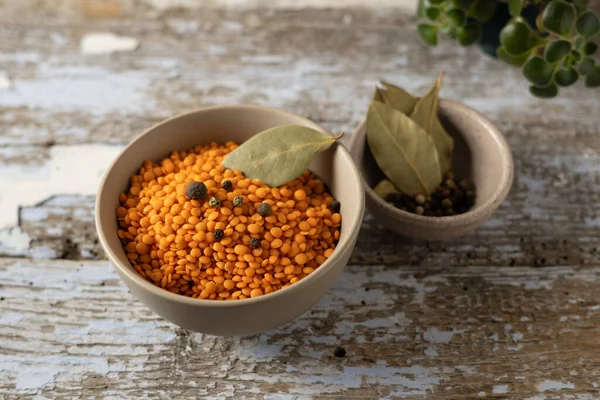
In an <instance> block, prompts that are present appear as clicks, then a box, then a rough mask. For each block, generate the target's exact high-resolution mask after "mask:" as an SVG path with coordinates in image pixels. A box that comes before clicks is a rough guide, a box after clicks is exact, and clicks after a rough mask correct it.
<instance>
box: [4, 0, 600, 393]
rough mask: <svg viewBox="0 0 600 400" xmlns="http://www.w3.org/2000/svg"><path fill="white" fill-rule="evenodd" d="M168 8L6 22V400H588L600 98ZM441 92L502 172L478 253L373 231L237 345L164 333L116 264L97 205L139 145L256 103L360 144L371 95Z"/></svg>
mask: <svg viewBox="0 0 600 400" xmlns="http://www.w3.org/2000/svg"><path fill="white" fill-rule="evenodd" d="M170 1H171V3H169V1H159V0H145V1H138V2H134V1H126V0H106V1H98V0H81V1H70V0H52V1H51V0H40V1H32V0H27V1H22V0H4V1H3V2H2V3H1V5H0V184H1V186H0V187H1V189H0V209H1V211H0V255H1V256H2V258H0V271H2V280H1V281H0V398H3V399H20V398H61V399H62V398H65V399H66V398H69V399H70V398H92V397H94V398H110V399H123V398H136V399H137V398H149V399H158V398H173V399H174V398H207V399H233V398H236V399H238V398H239V399H263V398H264V399H272V400H273V399H280V400H283V399H286V400H291V399H308V398H318V399H378V398H386V399H396V398H431V399H442V398H443V399H463V398H477V397H479V398H488V397H493V398H515V399H524V398H529V399H555V398H556V399H558V398H565V399H592V398H599V397H600V390H599V389H598V384H600V350H599V346H600V329H599V325H600V249H599V238H600V233H599V230H598V228H599V227H600V215H599V211H600V169H599V165H600V163H599V161H600V155H599V153H598V152H599V151H600V137H599V135H598V121H599V116H600V91H590V90H588V91H586V90H585V89H583V87H582V86H576V87H574V88H570V89H569V90H564V91H563V93H562V94H561V96H560V97H559V98H557V99H555V100H552V101H541V100H537V99H534V98H532V97H530V96H529V94H528V93H527V85H526V83H525V81H524V80H523V79H522V77H521V76H520V73H519V71H518V70H516V69H511V68H509V67H507V66H505V65H504V64H501V63H498V62H496V61H494V60H491V59H489V58H486V57H485V56H483V55H481V54H480V52H479V51H478V50H477V49H476V48H469V49H463V48H459V47H458V46H456V45H454V44H453V43H450V42H448V41H442V42H441V43H440V46H439V47H437V48H435V49H428V48H426V47H424V46H423V45H422V44H421V43H420V42H419V40H418V39H417V37H416V34H415V26H414V20H413V18H412V16H411V14H410V13H407V11H406V7H405V5H406V4H404V3H403V6H402V7H398V8H385V7H386V5H385V3H387V6H389V5H390V4H391V3H393V2H390V1H382V8H376V7H371V8H368V9H364V8H363V9H360V8H353V4H354V5H356V4H359V3H360V2H354V1H348V4H350V5H349V6H348V7H347V8H345V7H343V6H340V3H336V6H335V7H333V8H320V9H317V8H304V7H298V5H299V4H300V5H301V4H302V2H299V3H298V2H287V3H286V2H285V1H283V2H282V1H279V2H275V3H277V4H279V6H277V7H275V8H269V9H267V8H264V7H265V5H266V4H268V2H261V1H253V2H250V3H251V4H245V5H244V4H242V3H243V2H239V1H237V2H236V1H234V0H227V1H225V2H224V3H223V4H225V5H223V6H219V5H217V4H221V3H218V2H212V3H211V4H212V6H213V7H212V8H210V9H208V8H199V7H198V6H197V3H195V2H193V1H183V0H182V1H173V0H170ZM175 3H176V4H179V5H181V6H182V8H173V7H169V4H175ZM309 3H310V4H311V5H314V6H315V7H318V6H319V2H314V1H307V4H309ZM342 3H343V2H342ZM405 3H406V2H405ZM194 4H195V5H194ZM332 4H333V2H332ZM236 5H237V6H236ZM240 6H245V7H246V8H244V9H241V8H240ZM95 33H109V34H113V35H116V36H115V37H107V36H97V35H96V36H94V35H95ZM95 40H99V42H98V41H96V42H95ZM115 48H120V50H122V51H119V52H114V53H112V54H110V53H109V51H110V50H111V49H112V50H115ZM439 71H445V72H446V78H445V84H444V87H443V91H442V95H443V96H444V97H447V98H452V99H456V100H459V101H462V102H464V103H466V104H468V105H470V106H472V107H474V108H476V109H477V110H479V111H481V112H483V113H484V114H486V115H487V116H489V118H490V119H492V120H493V121H494V122H495V123H496V124H497V125H498V126H499V127H500V129H501V130H502V131H503V132H504V133H505V135H506V137H507V140H508V142H509V143H510V145H511V147H512V150H513V153H514V157H515V163H516V178H515V183H514V187H513V189H512V192H511V194H510V196H509V198H508V199H507V201H506V202H505V203H504V204H503V205H502V206H501V208H500V209H499V210H498V212H497V214H496V215H495V216H494V217H493V218H492V219H491V220H489V221H488V222H487V224H486V225H485V226H484V227H483V228H481V229H480V230H479V231H477V232H476V233H474V234H471V235H469V236H466V237H464V238H461V239H459V240H454V241H449V242H444V243H418V242H414V243H413V242H409V241H407V240H406V239H403V238H401V237H399V236H396V235H394V234H392V233H390V232H388V231H385V230H383V229H381V228H380V227H379V226H377V225H376V224H375V223H374V222H373V220H372V219H371V218H370V216H369V215H367V216H366V218H365V221H364V223H363V226H362V231H361V234H360V237H359V240H358V244H357V246H356V249H355V251H354V254H353V256H352V259H351V261H350V265H348V267H347V268H346V270H345V272H344V273H343V275H342V276H341V278H340V280H339V281H338V282H337V284H336V285H335V287H334V288H333V289H332V290H331V292H330V293H329V294H328V295H327V296H326V297H325V298H323V299H322V300H321V301H320V302H319V303H318V305H317V306H316V307H315V308H314V309H313V310H312V311H310V312H308V313H307V314H305V315H304V316H302V317H301V318H299V319H297V320H296V321H294V322H292V323H290V324H288V325H286V326H284V327H282V328H280V329H277V330H274V331H270V332H267V333H264V334H260V335H254V336H251V337H243V338H222V337H212V336H207V335H202V334H196V333H191V332H188V331H185V330H182V329H179V328H178V327H176V326H174V325H171V324H170V323H168V322H166V321H164V320H162V319H161V318H159V317H157V316H156V315H154V314H152V313H151V312H150V311H149V310H148V309H147V308H146V307H145V306H144V305H143V304H141V303H140V302H138V301H137V300H135V299H134V298H133V297H132V296H131V294H130V293H129V292H128V290H127V288H126V287H125V286H124V285H123V284H122V283H121V282H120V281H119V278H118V277H117V275H116V273H115V272H114V271H113V269H112V267H111V266H110V265H109V263H108V262H107V261H106V259H105V257H104V253H103V251H102V249H101V248H100V246H99V244H98V239H97V237H96V234H95V229H94V223H93V204H94V192H95V190H96V188H97V185H98V181H99V179H100V175H101V173H102V172H103V171H104V169H105V168H106V167H107V165H108V163H109V162H110V161H111V159H112V158H113V157H114V156H115V155H116V153H117V152H118V151H119V149H121V148H122V147H123V146H124V145H125V144H126V143H127V142H128V141H129V140H130V139H131V138H133V137H134V136H135V135H136V134H138V133H140V132H141V131H142V130H143V129H145V128H146V127H149V126H151V125H152V124H154V123H156V122H157V121H160V120H161V119H164V118H166V117H168V116H171V115H174V114H178V113H181V112H184V111H188V110H192V109H195V108H198V107H204V106H209V105H217V104H231V103H254V104H264V105H270V106H275V107H280V108H284V109H287V110H290V111H292V112H295V113H298V114H300V115H304V116H307V117H309V118H311V119H313V120H314V121H316V122H318V123H320V124H322V125H323V126H325V127H326V128H330V129H332V130H336V131H338V130H344V131H346V132H352V130H353V127H354V126H355V125H356V124H357V123H358V122H359V120H360V119H361V117H362V116H363V115H364V113H365V111H366V107H367V104H368V102H369V98H370V95H371V92H372V89H373V86H374V85H375V83H376V82H377V81H378V79H381V78H383V79H386V80H389V81H392V82H396V83H398V84H400V85H402V86H404V87H406V88H408V89H410V90H414V91H416V92H424V91H425V90H426V89H427V87H428V86H429V85H430V84H431V83H432V82H433V80H434V79H435V77H436V76H437V74H438V72H439ZM337 346H343V347H344V348H345V349H346V351H347V355H346V357H344V358H336V357H334V356H333V350H334V349H335V348H336V347H337Z"/></svg>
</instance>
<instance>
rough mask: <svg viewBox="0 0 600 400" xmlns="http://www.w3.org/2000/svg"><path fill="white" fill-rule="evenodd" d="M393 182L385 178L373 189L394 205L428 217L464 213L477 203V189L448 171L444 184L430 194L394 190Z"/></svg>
mask: <svg viewBox="0 0 600 400" xmlns="http://www.w3.org/2000/svg"><path fill="white" fill-rule="evenodd" d="M390 184H391V183H390V182H389V181H388V180H386V179H384V180H383V181H381V182H379V184H377V186H375V188H374V189H373V190H374V191H375V192H376V193H377V194H378V195H379V197H381V198H382V199H383V200H384V201H386V202H387V203H390V204H391V205H393V206H394V207H396V208H398V209H400V210H402V211H407V212H410V213H414V214H419V215H424V216H427V217H446V216H452V215H456V214H462V213H465V212H467V211H469V209H470V208H471V207H473V204H475V189H474V186H473V184H472V183H471V182H470V181H468V180H462V181H457V180H456V179H455V178H454V175H453V174H452V173H448V174H447V175H446V177H445V179H444V182H443V184H440V185H439V186H438V187H436V188H435V191H433V192H432V193H431V195H430V196H425V195H422V194H418V195H416V196H410V195H407V194H404V193H400V192H398V191H392V188H390V187H389V185H390Z"/></svg>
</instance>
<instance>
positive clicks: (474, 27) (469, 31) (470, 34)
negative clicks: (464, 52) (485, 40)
mask: <svg viewBox="0 0 600 400" xmlns="http://www.w3.org/2000/svg"><path fill="white" fill-rule="evenodd" d="M480 38H481V27H480V26H479V24H477V23H475V22H469V23H468V24H467V25H466V26H465V27H464V28H462V29H460V30H459V31H458V43H460V45H461V46H469V45H472V44H473V43H475V42H476V41H478V40H479V39H480Z"/></svg>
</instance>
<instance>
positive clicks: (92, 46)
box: [79, 32, 139, 54]
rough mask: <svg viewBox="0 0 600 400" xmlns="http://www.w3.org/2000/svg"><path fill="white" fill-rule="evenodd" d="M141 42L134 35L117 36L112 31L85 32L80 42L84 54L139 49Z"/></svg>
mask: <svg viewBox="0 0 600 400" xmlns="http://www.w3.org/2000/svg"><path fill="white" fill-rule="evenodd" d="M138 46H139V42H138V40H137V39H136V38H134V37H129V36H117V35H115V34H114V33H110V32H92V33H87V34H85V35H84V36H83V37H82V38H81V41H80V42H79V49H80V51H81V53H83V54H110V53H116V52H121V51H133V50H135V49H137V47H138Z"/></svg>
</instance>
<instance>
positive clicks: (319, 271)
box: [94, 104, 365, 308]
mask: <svg viewBox="0 0 600 400" xmlns="http://www.w3.org/2000/svg"><path fill="white" fill-rule="evenodd" d="M226 109H229V110H233V111H236V110H255V111H257V110H261V111H268V112H271V113H275V114H280V115H283V116H285V117H293V118H295V119H299V120H301V121H302V122H305V123H306V124H307V125H308V126H312V127H318V128H319V129H321V130H322V131H324V132H327V133H328V134H331V133H330V132H329V131H328V130H326V129H325V128H323V127H321V126H320V125H318V124H317V123H316V122H313V121H311V120H309V119H308V118H304V117H301V116H299V115H297V114H294V113H291V112H289V111H285V110H282V109H279V108H274V107H268V106H260V105H250V104H231V105H220V106H211V107H205V108H199V109H195V110H192V111H188V112H184V113H180V114H177V115H175V116H172V117H169V118H167V119H165V120H162V121H160V122H158V123H156V124H154V125H153V126H151V127H150V128H147V129H145V130H144V131H143V132H142V133H140V134H139V135H137V136H136V137H134V138H133V139H132V140H131V141H130V142H129V143H128V144H127V145H126V146H125V147H123V149H121V151H120V152H119V154H118V155H117V156H116V157H115V158H114V159H113V160H112V162H111V163H110V165H109V166H108V168H107V169H106V170H105V171H104V174H103V175H102V179H101V181H100V185H99V186H98V191H97V192H96V201H95V207H94V214H95V215H94V222H95V224H96V232H97V233H98V238H99V240H100V244H101V245H102V248H103V249H104V251H105V252H106V255H107V257H108V260H109V261H110V263H111V264H112V266H113V268H114V269H115V270H117V272H120V273H122V274H124V275H125V276H126V277H127V278H129V279H130V280H131V281H132V282H133V284H136V285H138V286H139V288H140V289H143V290H145V291H149V292H151V293H152V294H154V295H157V296H159V297H161V298H163V299H164V300H168V301H174V302H179V303H182V304H186V305H191V306H200V307H219V308H222V307H224V308H231V307H246V306H250V305H253V304H258V303H262V302H266V301H272V300H276V299H277V298H278V297H281V296H285V295H286V294H285V293H288V294H291V293H292V292H294V291H299V290H304V289H306V288H308V286H307V285H310V284H311V282H312V281H313V280H316V279H319V278H320V277H321V276H322V275H325V274H326V273H328V272H329V271H330V270H331V269H332V268H333V266H334V264H335V263H336V262H337V261H339V259H340V258H341V257H342V254H344V253H346V252H347V251H352V242H353V241H352V236H354V235H356V234H358V231H359V230H360V226H361V223H362V220H363V216H364V208H365V193H364V191H363V190H359V193H358V194H357V196H358V197H359V199H358V200H359V201H358V203H357V204H358V205H359V210H357V213H356V217H355V218H354V219H353V220H352V221H348V223H350V224H351V226H350V230H349V232H348V233H347V237H348V240H345V241H344V242H343V243H342V244H341V245H339V244H338V246H336V248H335V250H336V251H334V252H333V254H332V255H331V257H329V258H328V259H327V260H325V262H324V263H323V264H321V265H320V266H319V267H318V268H316V269H315V271H314V272H313V273H311V274H310V275H308V276H306V277H305V278H304V279H301V280H300V281H298V282H296V283H294V284H292V285H290V286H289V287H287V288H285V289H280V290H276V291H274V292H271V293H267V294H263V295H261V296H258V297H249V298H246V299H238V300H235V301H216V300H214V299H213V300H210V299H199V298H192V297H188V296H184V295H181V294H176V293H171V292H169V291H168V290H166V289H163V288H161V287H158V286H156V285H154V284H152V283H150V282H149V281H148V280H146V279H144V278H143V277H142V276H140V275H139V274H138V273H137V271H135V270H134V268H133V267H132V266H131V264H129V263H128V264H127V265H125V264H124V263H122V262H120V261H119V259H118V257H117V256H116V254H115V252H114V251H113V249H112V248H111V247H110V246H109V245H108V240H107V237H108V231H107V227H106V226H105V225H104V224H103V223H102V221H101V220H102V218H100V209H101V207H100V199H101V194H102V192H103V191H104V187H105V186H106V185H107V183H108V182H107V180H108V179H107V178H108V176H109V174H110V172H111V171H112V169H113V168H114V166H115V164H116V163H117V162H118V161H119V160H120V159H121V158H122V157H123V156H124V154H125V153H127V151H128V150H129V149H130V148H131V147H132V146H133V145H134V144H135V143H137V142H139V141H141V140H143V138H144V137H145V136H146V135H147V134H148V133H150V132H151V131H153V130H155V129H157V128H158V127H160V126H163V125H167V124H169V123H171V122H173V121H174V120H176V119H179V118H184V117H187V116H190V115H192V114H203V113H210V112H214V111H221V110H226ZM334 146H338V149H336V151H341V152H342V153H343V154H344V155H345V157H346V158H347V160H348V161H350V163H349V164H350V165H349V168H350V171H351V175H352V176H353V179H354V180H355V181H357V182H358V186H359V187H362V186H363V182H362V177H361V173H360V171H359V170H358V167H357V166H356V163H355V162H354V158H353V157H352V155H351V154H350V152H349V151H348V149H347V148H346V147H345V146H344V145H343V144H341V143H335V144H334ZM114 234H115V235H116V232H115V233H114ZM121 280H123V278H121ZM125 283H126V282H125ZM126 286H127V284H126ZM134 297H136V298H137V296H134Z"/></svg>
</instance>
